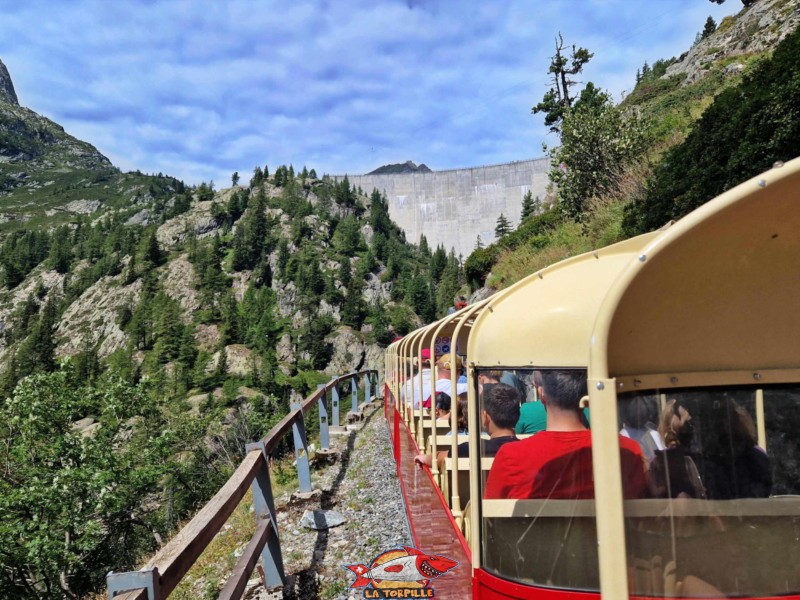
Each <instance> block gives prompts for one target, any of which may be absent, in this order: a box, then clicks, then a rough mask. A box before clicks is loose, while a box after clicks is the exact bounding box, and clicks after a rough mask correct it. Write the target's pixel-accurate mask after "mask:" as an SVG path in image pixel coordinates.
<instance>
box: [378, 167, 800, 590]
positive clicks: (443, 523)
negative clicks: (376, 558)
mask: <svg viewBox="0 0 800 600" xmlns="http://www.w3.org/2000/svg"><path fill="white" fill-rule="evenodd" d="M798 309H800V159H797V160H794V161H791V162H789V163H787V164H785V165H776V166H775V168H773V169H771V170H770V171H768V172H766V173H764V174H763V175H761V176H759V177H756V178H754V179H751V180H750V181H747V182H745V183H743V184H741V185H739V186H737V187H736V188H734V189H732V190H730V191H728V192H726V193H725V194H723V195H721V196H720V197H718V198H716V199H714V200H713V201H711V202H709V203H707V204H706V205H704V206H703V207H701V208H699V209H698V210H696V211H694V212H693V213H691V214H690V215H688V216H687V217H685V218H683V219H682V220H680V221H678V222H677V223H674V224H672V225H670V226H668V227H665V228H664V229H663V230H661V231H657V232H653V233H650V234H646V235H643V236H639V237H637V238H633V239H630V240H627V241H624V242H621V243H619V244H615V245H613V246H610V247H607V248H603V249H600V250H597V251H595V252H590V253H587V254H584V255H581V256H577V257H573V258H570V259H567V260H565V261H562V262H560V263H558V264H556V265H553V266H551V267H548V268H545V269H543V270H541V271H539V272H537V273H534V274H532V275H530V276H529V277H527V278H526V279H524V280H522V281H520V282H518V283H517V284H515V285H514V286H512V287H510V288H508V289H506V290H503V291H501V292H499V293H497V294H495V295H494V296H492V297H491V298H489V299H487V300H484V301H482V302H480V303H476V304H473V305H470V306H467V307H466V308H464V309H462V310H460V311H458V312H456V313H453V314H451V315H448V316H447V317H445V318H444V319H442V320H440V321H437V322H435V323H433V324H431V325H428V326H426V327H423V328H421V329H419V330H417V331H415V332H412V333H411V334H409V335H407V336H406V337H405V338H403V339H402V340H399V341H397V342H395V343H394V344H392V346H390V348H389V349H388V351H387V354H386V394H385V396H386V399H387V405H386V414H387V418H389V419H390V421H391V424H392V430H393V440H394V444H395V458H396V459H397V461H398V473H399V474H400V477H401V480H402V482H403V488H404V494H405V496H406V501H407V510H408V514H409V519H410V521H411V524H412V532H413V535H414V537H415V543H416V544H417V545H418V546H419V547H421V548H423V549H426V550H428V549H429V548H430V551H431V552H436V553H440V554H445V555H447V554H448V552H449V553H450V554H457V557H456V559H457V560H461V561H464V560H467V561H469V563H470V564H471V568H469V567H468V566H467V565H462V566H460V567H459V568H458V569H456V570H454V571H453V572H451V573H449V574H447V575H446V576H443V577H441V578H440V579H437V580H436V582H435V587H436V593H437V596H439V597H443V598H445V597H454V598H455V597H464V594H466V595H469V594H470V593H471V594H472V596H473V597H474V598H481V599H493V598H544V599H547V598H584V597H585V598H591V597H599V596H602V597H603V598H606V599H614V600H616V599H620V598H628V597H632V598H645V597H667V598H671V597H719V598H728V597H737V598H773V597H783V598H800V443H798V441H799V440H800V310H798ZM427 354H429V355H430V356H431V361H430V362H431V373H430V375H429V377H431V378H432V379H433V380H435V379H436V376H437V374H436V367H435V365H434V364H433V363H434V361H435V358H436V356H440V355H444V354H450V359H451V364H457V363H458V362H459V361H461V362H463V364H464V365H465V371H466V376H467V389H468V397H469V403H468V421H469V428H468V429H469V438H468V439H469V456H470V458H469V459H463V458H462V459H448V460H446V461H444V462H443V463H442V465H441V466H440V465H439V463H438V461H437V460H433V461H432V467H431V469H430V471H429V470H428V469H427V468H426V469H425V470H423V471H420V470H418V469H416V468H415V466H414V464H413V455H414V454H415V453H416V452H418V451H419V450H420V449H421V450H422V451H424V450H426V445H428V440H430V442H431V443H430V446H431V447H429V448H428V450H429V451H430V452H433V453H434V455H435V454H436V453H438V452H440V451H441V450H442V448H440V445H441V443H442V441H443V437H445V434H444V432H442V424H441V423H436V422H435V421H434V420H433V417H432V416H431V414H429V412H428V411H427V410H426V409H425V408H422V407H415V406H414V400H415V399H418V400H421V399H424V396H423V395H424V394H425V393H426V392H427V393H428V395H430V389H429V388H430V384H429V385H428V387H427V388H426V387H425V382H424V381H423V379H424V377H423V376H421V375H419V371H420V370H421V369H420V367H421V366H423V363H424V360H425V356H426V355H427ZM490 371H491V372H497V371H500V372H502V374H503V381H505V382H508V383H512V384H513V385H514V386H515V387H516V388H517V389H518V390H519V396H520V398H521V401H522V402H524V401H533V402H536V401H538V400H539V398H538V393H539V392H538V390H539V388H538V387H537V385H538V384H537V385H535V384H534V382H535V380H537V378H539V379H541V378H542V377H545V379H546V378H547V377H548V375H549V374H551V373H555V372H557V371H561V372H569V373H573V374H574V373H578V374H580V375H581V376H585V378H586V382H587V389H588V393H587V394H586V397H585V398H584V399H583V402H584V403H586V404H588V411H587V413H588V420H589V426H590V431H591V434H590V436H591V449H590V450H589V451H588V452H584V453H583V454H582V456H581V457H580V458H576V457H572V458H571V459H570V460H565V461H563V462H560V463H556V461H553V464H548V465H547V468H548V469H550V470H551V473H550V477H552V476H553V475H552V473H563V474H564V477H565V478H569V477H570V476H571V475H570V471H571V470H574V469H575V467H576V465H577V464H579V463H580V462H581V461H583V464H588V465H589V467H590V468H589V469H588V471H587V472H584V473H583V474H582V475H581V476H582V477H584V478H587V477H588V478H590V479H591V482H592V484H593V485H592V490H593V491H592V493H590V494H586V493H577V492H576V493H574V494H572V495H570V493H566V492H565V493H561V492H560V491H558V490H559V489H561V488H558V487H557V486H556V487H552V488H548V489H549V490H550V491H549V492H548V493H547V494H545V495H544V497H542V494H541V493H537V491H536V489H535V487H532V488H531V492H530V494H529V495H528V496H525V495H524V494H523V496H525V497H520V495H519V494H516V496H515V497H514V498H506V497H492V498H491V499H489V498H485V497H484V496H485V495H486V493H485V492H486V479H487V473H489V472H490V470H491V469H492V468H493V458H492V457H489V456H485V455H482V452H483V448H484V446H483V444H482V443H481V437H480V434H481V431H480V429H481V425H480V423H481V410H482V409H483V402H484V400H483V398H482V395H481V388H482V386H481V385H480V383H479V378H480V376H481V375H482V374H486V373H487V372H490ZM457 376H458V375H457V374H456V373H455V372H453V373H452V374H451V386H452V389H453V390H455V389H456V378H457ZM412 390H413V393H412ZM453 407H454V410H453V411H451V414H450V428H451V430H452V431H453V432H455V431H456V419H457V416H456V414H455V413H456V410H455V407H457V403H456V402H453ZM689 423H691V426H690V425H688V424H689ZM437 431H438V435H437ZM621 432H624V435H625V436H626V437H627V438H628V439H629V440H633V441H634V442H636V444H638V445H639V446H638V447H637V448H638V449H637V450H636V453H637V454H636V455H637V456H638V457H639V459H638V460H639V461H640V464H641V469H642V472H643V473H644V479H643V481H646V484H647V485H646V486H640V488H639V491H638V492H636V493H631V492H630V489H631V486H630V485H629V484H630V477H631V474H630V470H629V469H628V470H625V471H623V468H626V469H627V467H626V464H628V463H626V456H625V455H624V453H623V454H622V458H621V450H620V447H621V445H625V444H628V442H625V443H624V444H623V442H622V441H620V439H621V438H620V433H621ZM536 435H539V434H534V436H533V437H534V438H535V437H536ZM449 437H450V440H449V444H447V445H449V446H450V448H453V449H455V446H456V444H457V443H458V441H459V440H458V438H457V436H455V435H451V436H449ZM653 440H655V442H653ZM659 440H660V443H659ZM528 441H529V440H525V441H519V442H513V444H523V443H526V442H528ZM524 447H525V448H527V447H528V446H524ZM531 447H532V448H533V447H536V446H535V445H531ZM625 447H626V448H628V447H629V444H628V445H627V446H625ZM520 448H523V446H520ZM445 449H447V448H445ZM502 453H503V451H502V450H501V452H500V454H502ZM455 455H456V452H455V451H453V456H455ZM628 458H629V457H628ZM576 461H577V462H576ZM586 461H589V462H586ZM637 464H638V463H637ZM558 469H560V471H558ZM542 471H544V468H543V469H542ZM467 482H468V486H467V485H466V484H467ZM441 490H443V491H444V492H445V493H441ZM432 545H433V546H435V547H434V548H431V546H432ZM459 572H460V575H459ZM448 578H449V579H450V583H448V582H447V581H448Z"/></svg>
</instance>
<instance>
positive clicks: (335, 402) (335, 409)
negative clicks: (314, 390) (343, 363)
mask: <svg viewBox="0 0 800 600" xmlns="http://www.w3.org/2000/svg"><path fill="white" fill-rule="evenodd" d="M334 381H335V383H334V384H333V386H332V387H331V412H332V413H333V414H332V415H331V424H332V425H333V426H334V427H338V426H339V382H338V381H336V380H334Z"/></svg>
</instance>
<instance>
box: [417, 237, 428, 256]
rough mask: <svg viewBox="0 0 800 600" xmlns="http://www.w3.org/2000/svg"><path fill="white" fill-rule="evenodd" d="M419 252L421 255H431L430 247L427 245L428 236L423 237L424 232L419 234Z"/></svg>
mask: <svg viewBox="0 0 800 600" xmlns="http://www.w3.org/2000/svg"><path fill="white" fill-rule="evenodd" d="M419 252H420V254H422V255H423V256H430V255H431V249H430V247H428V238H426V237H425V234H424V233H422V234H420V236H419Z"/></svg>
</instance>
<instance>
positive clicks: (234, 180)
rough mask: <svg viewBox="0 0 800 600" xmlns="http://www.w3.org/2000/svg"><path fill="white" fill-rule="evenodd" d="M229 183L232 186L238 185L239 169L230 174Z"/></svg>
mask: <svg viewBox="0 0 800 600" xmlns="http://www.w3.org/2000/svg"><path fill="white" fill-rule="evenodd" d="M231 185H232V186H234V187H236V186H237V185H239V171H234V172H233V174H232V175H231Z"/></svg>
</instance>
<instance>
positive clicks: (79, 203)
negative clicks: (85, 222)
mask: <svg viewBox="0 0 800 600" xmlns="http://www.w3.org/2000/svg"><path fill="white" fill-rule="evenodd" d="M102 205H103V203H102V202H100V200H73V201H72V202H70V203H69V204H67V205H66V206H65V207H64V210H66V211H67V212H72V213H75V214H78V215H90V214H92V213H93V212H97V209H99V208H100V207H101V206H102Z"/></svg>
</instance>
